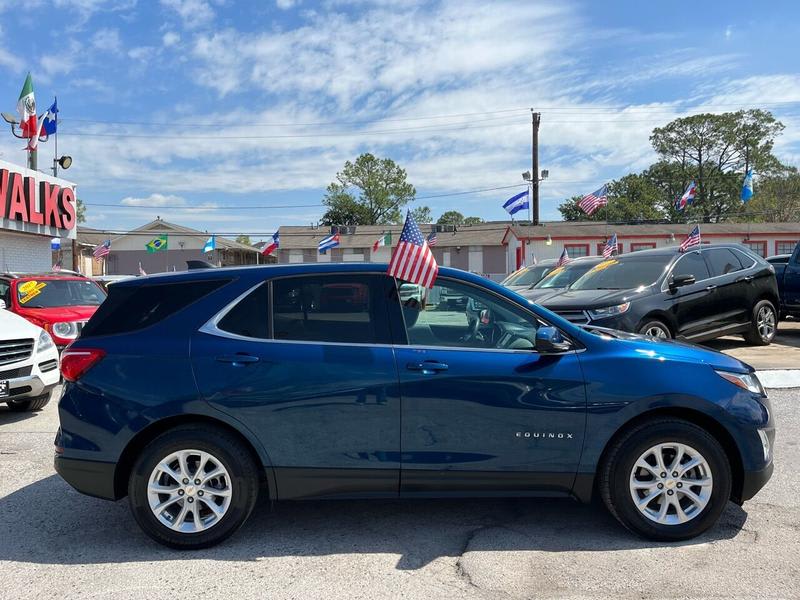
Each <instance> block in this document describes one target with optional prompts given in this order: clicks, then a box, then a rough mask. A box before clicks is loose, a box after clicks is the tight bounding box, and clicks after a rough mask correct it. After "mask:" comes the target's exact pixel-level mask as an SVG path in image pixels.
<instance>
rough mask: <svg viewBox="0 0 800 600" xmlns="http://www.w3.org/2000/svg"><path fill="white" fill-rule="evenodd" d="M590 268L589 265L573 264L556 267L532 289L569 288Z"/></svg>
mask: <svg viewBox="0 0 800 600" xmlns="http://www.w3.org/2000/svg"><path fill="white" fill-rule="evenodd" d="M591 268H592V264H591V263H584V262H580V263H573V264H569V265H565V266H563V267H556V268H555V269H553V270H552V271H550V272H549V273H548V274H547V275H546V276H545V277H544V279H542V280H541V281H540V282H539V283H537V284H536V285H535V286H533V289H537V290H538V289H550V288H565V287H569V286H571V285H572V284H573V283H574V282H575V281H577V280H578V279H579V278H580V277H581V275H583V274H585V273H586V271H588V270H589V269H591Z"/></svg>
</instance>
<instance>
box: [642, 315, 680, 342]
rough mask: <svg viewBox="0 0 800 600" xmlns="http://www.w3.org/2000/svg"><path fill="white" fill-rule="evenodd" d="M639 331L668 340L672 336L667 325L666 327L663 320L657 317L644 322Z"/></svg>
mask: <svg viewBox="0 0 800 600" xmlns="http://www.w3.org/2000/svg"><path fill="white" fill-rule="evenodd" d="M639 333H641V334H642V335H647V336H650V337H654V338H661V339H665V340H668V339H670V338H671V337H672V332H671V331H670V330H669V327H667V325H666V324H665V323H664V322H663V321H659V320H658V319H653V320H652V321H648V322H647V323H644V324H643V325H642V326H641V327H640V328H639Z"/></svg>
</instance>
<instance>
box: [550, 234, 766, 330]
mask: <svg viewBox="0 0 800 600" xmlns="http://www.w3.org/2000/svg"><path fill="white" fill-rule="evenodd" d="M541 303H542V304H543V305H544V306H545V307H546V308H549V309H550V310H553V311H555V312H557V313H558V314H560V315H561V316H563V317H564V318H566V319H568V320H569V321H572V322H573V323H582V324H587V323H591V324H594V325H600V326H602V327H610V328H613V329H619V330H622V331H628V332H633V333H643V334H646V335H650V336H655V337H661V338H679V339H684V340H689V341H692V342H699V341H704V340H709V339H713V338H716V337H720V336H723V335H732V334H742V335H743V336H744V338H745V340H746V341H747V342H748V343H750V344H754V345H766V344H769V343H770V342H771V341H772V338H773V337H775V332H776V329H777V323H778V309H777V307H778V286H777V283H776V281H775V273H774V269H773V267H772V266H771V265H770V264H769V263H768V262H767V261H765V260H764V259H763V258H761V257H760V256H758V255H757V254H754V253H753V252H751V251H750V250H749V249H747V248H745V247H744V246H740V245H738V244H710V245H704V246H702V248H698V249H694V250H690V251H688V252H685V253H683V252H680V251H679V250H678V249H677V248H676V247H671V248H658V249H653V250H641V251H639V252H633V253H631V254H623V255H622V256H618V257H615V258H613V259H609V260H606V261H603V262H601V263H599V264H597V265H595V266H594V267H593V268H592V269H591V270H590V271H589V272H588V273H586V274H585V275H584V276H583V277H581V278H580V279H578V280H577V281H576V282H575V283H573V284H572V285H571V286H570V288H569V289H567V290H566V291H564V292H562V293H561V294H559V295H557V296H552V297H549V298H547V299H545V300H543V301H542V302H541Z"/></svg>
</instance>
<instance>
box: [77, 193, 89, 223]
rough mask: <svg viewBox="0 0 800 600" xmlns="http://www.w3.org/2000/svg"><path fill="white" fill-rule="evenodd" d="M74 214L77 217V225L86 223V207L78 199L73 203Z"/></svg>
mask: <svg viewBox="0 0 800 600" xmlns="http://www.w3.org/2000/svg"><path fill="white" fill-rule="evenodd" d="M75 214H76V216H77V220H78V223H86V205H85V204H84V203H83V200H81V199H80V198H78V199H77V200H76V202H75Z"/></svg>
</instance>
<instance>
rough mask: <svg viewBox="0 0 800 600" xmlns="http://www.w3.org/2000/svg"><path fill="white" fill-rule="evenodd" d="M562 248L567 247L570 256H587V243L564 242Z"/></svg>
mask: <svg viewBox="0 0 800 600" xmlns="http://www.w3.org/2000/svg"><path fill="white" fill-rule="evenodd" d="M564 248H566V249H567V254H569V257H570V258H578V257H579V256H589V244H564Z"/></svg>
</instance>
